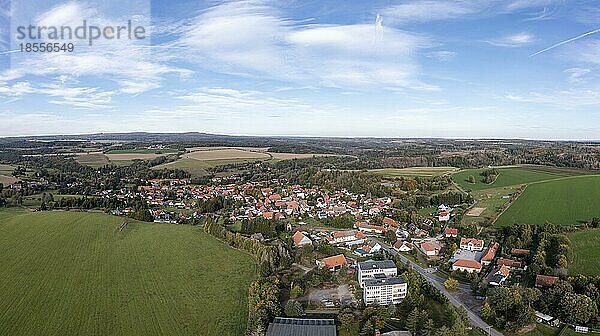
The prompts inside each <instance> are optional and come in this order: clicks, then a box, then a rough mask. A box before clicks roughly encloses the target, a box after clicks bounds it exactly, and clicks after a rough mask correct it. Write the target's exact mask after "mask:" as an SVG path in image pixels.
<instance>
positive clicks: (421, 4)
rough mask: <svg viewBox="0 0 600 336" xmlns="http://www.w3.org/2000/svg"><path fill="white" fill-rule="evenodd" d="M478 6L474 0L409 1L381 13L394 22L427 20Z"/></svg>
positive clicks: (456, 14) (467, 11)
mask: <svg viewBox="0 0 600 336" xmlns="http://www.w3.org/2000/svg"><path fill="white" fill-rule="evenodd" d="M478 8H479V4H478V3H477V2H475V1H472V2H470V1H433V0H425V1H410V2H407V3H403V4H400V5H395V6H391V7H389V8H387V9H386V10H385V11H384V12H383V13H382V15H383V18H384V20H386V19H388V18H389V19H391V20H392V21H393V22H395V23H409V22H429V21H437V20H447V19H454V18H458V17H462V16H465V15H467V14H472V13H475V12H477V11H478Z"/></svg>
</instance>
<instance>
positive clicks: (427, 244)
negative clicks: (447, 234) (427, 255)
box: [421, 242, 440, 251]
mask: <svg viewBox="0 0 600 336" xmlns="http://www.w3.org/2000/svg"><path fill="white" fill-rule="evenodd" d="M421 248H422V249H423V250H425V251H435V250H439V249H440V245H439V244H438V243H432V242H424V243H422V244H421Z"/></svg>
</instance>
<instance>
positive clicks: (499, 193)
mask: <svg viewBox="0 0 600 336" xmlns="http://www.w3.org/2000/svg"><path fill="white" fill-rule="evenodd" d="M518 188H519V187H518V186H511V187H501V188H493V189H482V190H477V191H472V192H471V195H472V196H473V199H475V200H477V204H476V205H475V207H477V208H480V209H484V210H483V211H482V212H481V213H480V214H479V216H468V215H465V216H463V218H462V224H463V225H465V226H469V225H479V226H487V225H490V224H491V223H492V222H493V221H494V219H495V218H496V216H497V215H498V214H499V213H500V211H501V208H502V207H503V206H506V205H507V203H508V202H509V201H510V199H508V198H503V197H511V196H512V195H514V194H515V193H517V191H518Z"/></svg>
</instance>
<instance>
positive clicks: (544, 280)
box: [535, 274, 559, 287]
mask: <svg viewBox="0 0 600 336" xmlns="http://www.w3.org/2000/svg"><path fill="white" fill-rule="evenodd" d="M558 280H559V279H558V277H555V276H549V275H541V274H538V275H537V276H536V277H535V285H536V286H541V287H550V286H552V285H554V284H555V283H556V282H557V281H558Z"/></svg>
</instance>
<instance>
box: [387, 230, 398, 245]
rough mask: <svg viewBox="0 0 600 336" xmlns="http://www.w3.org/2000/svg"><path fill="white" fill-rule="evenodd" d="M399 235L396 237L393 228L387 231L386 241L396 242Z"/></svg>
mask: <svg viewBox="0 0 600 336" xmlns="http://www.w3.org/2000/svg"><path fill="white" fill-rule="evenodd" d="M396 240H398V237H396V232H394V231H392V230H388V231H386V232H385V241H386V242H388V243H390V244H395V243H396Z"/></svg>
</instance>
